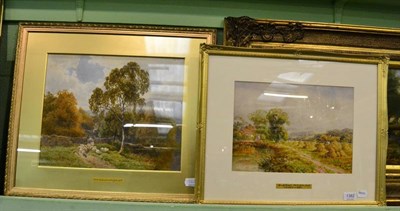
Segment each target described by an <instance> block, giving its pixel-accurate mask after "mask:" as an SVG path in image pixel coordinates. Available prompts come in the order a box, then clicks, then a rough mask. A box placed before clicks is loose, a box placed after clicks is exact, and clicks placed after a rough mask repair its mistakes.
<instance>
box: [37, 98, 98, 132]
mask: <svg viewBox="0 0 400 211" xmlns="http://www.w3.org/2000/svg"><path fill="white" fill-rule="evenodd" d="M93 125H94V122H93V119H92V117H91V116H90V115H89V114H88V113H86V112H85V111H84V110H83V109H82V108H79V107H78V105H77V101H76V98H75V96H74V94H73V93H72V92H69V91H67V90H62V91H59V92H57V93H56V94H53V93H51V92H47V93H46V94H45V96H44V102H43V115H42V135H60V136H69V137H82V136H85V134H86V133H85V132H86V131H88V130H91V129H92V128H93Z"/></svg>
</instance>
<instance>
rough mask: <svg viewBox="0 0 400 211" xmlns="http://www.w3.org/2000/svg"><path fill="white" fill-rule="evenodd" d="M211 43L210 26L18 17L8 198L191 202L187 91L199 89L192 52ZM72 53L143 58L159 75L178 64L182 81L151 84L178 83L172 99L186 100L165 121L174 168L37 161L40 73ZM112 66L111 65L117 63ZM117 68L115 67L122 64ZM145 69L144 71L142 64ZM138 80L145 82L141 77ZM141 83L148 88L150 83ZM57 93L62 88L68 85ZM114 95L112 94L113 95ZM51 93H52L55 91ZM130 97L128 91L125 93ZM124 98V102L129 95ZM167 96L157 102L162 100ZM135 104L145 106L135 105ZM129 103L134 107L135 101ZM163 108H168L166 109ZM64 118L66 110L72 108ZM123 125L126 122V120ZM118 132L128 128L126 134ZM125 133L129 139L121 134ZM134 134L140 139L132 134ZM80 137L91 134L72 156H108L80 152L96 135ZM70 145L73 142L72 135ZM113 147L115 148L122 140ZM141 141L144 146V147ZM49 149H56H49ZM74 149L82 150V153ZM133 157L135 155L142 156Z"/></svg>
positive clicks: (191, 101) (89, 72)
mask: <svg viewBox="0 0 400 211" xmlns="http://www.w3.org/2000/svg"><path fill="white" fill-rule="evenodd" d="M215 41H216V31H215V30H214V29H206V28H179V27H163V26H136V25H102V24H69V23H36V22H33V23H21V24H20V29H19V41H18V46H17V58H16V64H15V73H14V86H13V94H12V106H11V112H10V124H9V135H8V148H7V163H6V178H5V194H6V195H11V196H36V197H55V198H75V199H100V200H123V201H157V202H193V201H194V200H195V193H194V188H193V186H191V184H190V180H192V178H194V176H195V169H194V167H193V166H194V162H195V157H194V156H192V155H193V154H195V151H196V116H197V115H198V114H197V111H198V108H197V100H198V99H197V98H196V97H193V96H196V95H197V93H198V86H197V81H198V71H199V67H198V59H199V54H198V51H199V46H200V44H201V43H215ZM71 56H75V57H79V58H86V59H88V58H100V60H99V61H105V60H102V58H106V57H107V58H108V57H112V58H113V60H110V61H111V63H112V62H116V61H117V60H118V59H122V60H126V59H128V60H134V61H137V64H138V63H139V60H140V61H142V60H146V59H147V60H149V59H150V60H151V62H152V63H149V64H148V65H147V66H146V67H148V68H150V67H151V65H152V67H155V68H154V69H157V67H161V69H160V68H158V69H160V70H158V69H157V70H154V71H155V73H160V71H161V73H162V74H165V73H163V72H162V70H164V69H165V71H169V74H170V75H171V74H173V73H174V72H173V71H172V70H171V69H168V68H169V67H171V68H175V66H179V68H180V69H179V71H180V72H179V74H178V75H179V77H180V78H181V80H182V81H180V82H179V83H178V82H174V81H173V80H172V81H169V82H168V81H167V82H166V84H164V83H163V82H162V81H163V80H164V79H165V78H162V79H160V78H158V79H160V80H161V81H157V82H158V84H156V85H158V86H164V87H165V86H173V87H178V88H179V90H181V91H178V92H180V93H181V94H180V96H181V98H180V100H179V99H178V104H179V102H181V103H183V104H185V106H184V107H180V108H181V111H179V112H180V114H181V118H182V119H181V120H179V121H181V122H177V121H175V122H173V121H172V122H171V125H168V126H170V127H168V128H176V129H175V130H174V131H175V132H174V134H178V133H179V134H180V135H179V136H180V137H179V140H180V142H179V143H175V141H177V140H178V138H177V137H178V135H171V137H172V139H173V140H174V148H173V149H176V148H177V147H178V148H179V153H180V154H179V156H178V157H176V156H175V155H172V154H171V156H173V157H171V159H172V158H177V159H178V162H180V163H179V167H178V168H177V169H174V170H173V169H172V167H171V170H168V169H167V170H157V169H159V168H158V167H155V168H154V170H140V169H139V168H136V167H134V168H131V169H121V168H117V167H116V166H115V165H111V167H110V165H107V166H105V167H101V168H100V167H89V168H88V167H86V166H85V167H80V166H78V167H76V166H75V167H74V166H73V165H71V166H69V165H70V164H67V165H68V166H63V165H64V164H63V165H59V164H57V165H55V166H48V165H47V164H46V162H47V161H46V160H45V161H43V157H42V154H41V153H42V152H43V148H42V146H41V145H42V144H43V143H42V142H43V141H44V139H43V135H42V134H43V130H41V128H42V129H43V127H44V120H43V121H42V118H44V117H45V116H44V115H43V117H42V110H43V111H44V110H45V109H44V102H49V101H46V99H47V98H46V95H47V94H46V95H45V87H46V86H47V85H46V83H47V82H48V83H50V82H52V81H47V82H46V77H47V76H48V74H47V73H46V71H48V68H49V67H50V63H51V62H52V61H53V63H54V64H55V65H59V64H63V63H60V60H56V59H55V57H57V58H61V59H66V60H70V58H72V57H71ZM51 57H53V58H51ZM89 60H90V59H89ZM89 60H87V61H89ZM164 60H167V61H172V63H171V65H170V66H167V67H168V68H167V69H166V66H165V65H163V64H164V63H158V61H160V62H161V61H164ZM176 60H178V61H179V62H178V63H179V65H175V63H174V61H176ZM90 62H94V61H93V60H91V61H89V62H86V68H83V69H82V70H83V72H86V73H85V74H86V76H89V78H87V79H89V80H90V78H93V77H94V73H95V72H94V71H93V69H90V68H88V66H87V65H90V64H89V63H90ZM129 63H130V62H128V64H129ZM135 63H136V62H135ZM99 64H100V63H96V65H97V66H96V67H97V69H99V67H100V66H99ZM128 64H127V65H128ZM146 64H147V63H146ZM158 64H160V65H158ZM125 66H126V65H125ZM75 67H76V66H75ZM112 68H114V69H118V68H119V67H112ZM143 68H144V67H143ZM163 68H164V69H163ZM64 70H65V71H67V72H69V73H68V74H70V73H72V72H75V73H74V74H75V75H76V69H74V68H73V67H72V66H68V67H67V68H64ZM100 70H101V67H100ZM173 70H175V69H173ZM120 71H122V67H121V69H120ZM146 71H150V70H147V69H146ZM157 71H159V72H157ZM171 71H172V72H171ZM166 73H167V72H166ZM110 74H111V73H110ZM147 74H150V76H149V75H147V76H146V77H147V79H146V80H150V82H149V83H150V86H152V82H151V80H154V79H152V78H150V79H149V77H153V78H154V77H156V78H157V76H156V75H152V73H147ZM46 75H47V76H46ZM70 75H71V74H70ZM145 75H146V74H144V76H145ZM175 75H177V74H175ZM144 76H143V77H144ZM137 77H139V76H137ZM158 79H157V80H158ZM51 80H54V81H53V82H56V83H55V84H59V83H61V80H63V79H62V78H61V77H55V78H52V79H51ZM58 80H59V81H58ZM105 80H107V79H105ZM132 80H133V79H132ZM143 80H144V81H146V80H145V79H143ZM166 80H168V79H166ZM141 83H143V84H144V85H143V86H147V87H149V85H148V83H147V82H146V83H147V85H145V84H146V83H145V82H141ZM104 84H105V83H104ZM173 87H172V88H171V89H166V90H165V91H164V92H166V93H167V95H168V93H170V92H169V90H174V88H173ZM103 89H104V87H103ZM122 89H123V87H122ZM148 89H153V88H152V87H150V88H148ZM46 92H47V90H46ZM61 92H63V91H61ZM64 92H65V93H67V92H68V91H64ZM59 93H60V92H58V93H57V97H59V96H61V95H59ZM77 93H78V92H73V94H77ZM174 93H175V92H172V93H170V94H169V95H168V96H171V97H168V96H167V97H165V96H164V98H162V99H163V100H164V101H168V102H170V101H169V100H172V101H175V100H176V99H172V98H173V97H174V96H175V94H174ZM153 94H154V93H153ZM115 95H116V94H115V93H114V96H115ZM142 95H143V93H142ZM154 95H156V94H154ZM52 96H53V97H54V96H56V95H52ZM129 96H131V97H132V95H129ZM189 96H190V97H189ZM111 97H112V96H111ZM156 97H157V96H156ZM44 98H45V99H44ZM101 99H105V98H101ZM110 99H111V98H110ZM127 99H128V100H129V98H127ZM153 99H157V98H153ZM142 100H143V98H142ZM164 101H163V102H164ZM98 102H103V101H98ZM146 102H147V101H146ZM168 102H166V103H164V104H166V105H168ZM154 103H155V102H154V101H152V103H151V105H152V106H153V107H152V109H153V110H154V109H156V106H155V105H154ZM164 104H162V105H164ZM46 105H47V104H46ZM59 105H62V104H59ZM121 105H122V104H121ZM141 105H145V104H143V103H141ZM162 105H161V107H159V108H158V107H157V108H158V109H163V108H164V107H163V106H162ZM174 105H175V104H174ZM120 108H122V107H120ZM130 108H132V109H134V108H135V107H130ZM165 108H166V109H167V107H165ZM168 108H169V107H168ZM178 110H179V108H178ZM110 111H111V110H110ZM117 111H120V112H122V111H121V110H113V112H114V113H116V112H117ZM134 112H135V110H134ZM179 112H178V113H179ZM43 113H44V112H43ZM122 114H123V118H126V114H125V113H122ZM135 115H136V114H135ZM143 115H145V114H143ZM146 115H147V114H146ZM146 115H145V116H146ZM149 115H150V116H151V115H155V114H154V111H153V114H148V115H147V116H149ZM69 116H72V113H71V115H69ZM82 117H83V116H82ZM143 118H144V117H143ZM148 118H149V117H148ZM167 119H168V118H167ZM104 121H105V123H107V121H108V120H106V119H105V120H104ZM159 121H161V123H162V121H164V122H165V121H167V120H166V118H164V120H159ZM123 123H124V122H123ZM125 123H126V124H123V128H122V127H121V129H120V130H119V131H122V132H121V133H122V134H120V136H121V137H124V133H123V131H125V130H127V129H126V128H127V127H128V126H127V125H129V124H128V123H127V122H125ZM178 123H179V124H180V126H179V125H178ZM109 124H111V123H109ZM157 124H158V123H157ZM142 126H143V125H142ZM153 126H154V125H153ZM153 126H143V127H153ZM129 127H132V125H131V126H129ZM133 127H135V125H133ZM157 127H158V126H157ZM128 129H129V128H128ZM149 130H150V129H149ZM167 130H168V133H166V132H163V133H162V134H164V135H163V137H164V138H167V139H168V136H169V134H170V132H171V131H172V130H173V129H167ZM41 131H42V132H41ZM91 131H94V129H91ZM153 131H154V130H153ZM156 131H159V129H156ZM176 131H181V132H176ZM125 133H126V134H128V132H125ZM64 136H65V135H64ZM126 136H127V137H128V135H126ZM137 136H138V137H139V135H137ZM87 137H89V136H87ZM135 137H136V136H135ZM172 139H171V140H172ZM54 140H56V139H54ZM87 140H90V142H91V143H89V142H88V143H87V144H86V143H85V144H80V145H79V146H78V148H76V149H75V144H73V148H74V149H75V150H73V151H74V152H75V153H73V156H74V155H77V156H78V155H79V156H80V159H81V158H83V157H87V156H90V155H89V154H90V153H93V152H94V151H96V153H98V154H99V155H100V153H103V152H104V153H110V154H111V150H112V148H107V147H104V146H103V147H102V148H100V146H99V148H96V149H97V150H92V151H93V152H90V151H85V153H84V154H82V152H81V151H82V149H81V148H82V147H84V146H86V145H88V146H89V145H90V144H91V145H93V144H95V143H97V140H93V139H91V138H88V139H87ZM98 140H100V139H98ZM122 140H124V138H122ZM135 140H138V139H135ZM152 140H153V139H152ZM155 140H158V139H155ZM73 143H75V142H74V141H73ZM99 143H100V142H99ZM81 145H82V146H81ZM120 145H121V147H120V148H121V149H122V145H123V144H120ZM131 145H132V144H131ZM60 146H63V145H60ZM146 146H147V145H146ZM86 147H87V146H86ZM136 147H137V146H136ZM143 147H145V146H144V145H143ZM143 147H140V148H143ZM92 148H93V147H92ZM106 148H107V149H106ZM145 148H146V147H145ZM147 148H157V145H154V146H153V145H150V146H149V147H147ZM147 148H146V149H147ZM162 148H163V147H158V149H157V150H158V151H157V152H159V151H160V150H161V151H162V150H163V149H162ZM170 148H171V147H170ZM52 149H54V150H55V149H56V148H52ZM125 149H126V146H125ZM132 149H133V148H132ZM132 149H129V150H132ZM97 151H99V152H97ZM120 151H122V150H120ZM122 152H124V151H122ZM129 153H131V152H129ZM39 154H40V156H39ZM81 155H84V156H83V157H82V156H81ZM93 155H94V154H93ZM103 155H105V154H101V156H103ZM120 155H121V154H120ZM120 155H119V156H120ZM95 156H97V155H95ZM139 156H142V154H140V155H139ZM146 159H147V158H146ZM87 161H88V160H85V162H86V163H87ZM123 162H125V161H123ZM171 165H172V164H171ZM24 175H25V176H24ZM57 175H58V176H57Z"/></svg>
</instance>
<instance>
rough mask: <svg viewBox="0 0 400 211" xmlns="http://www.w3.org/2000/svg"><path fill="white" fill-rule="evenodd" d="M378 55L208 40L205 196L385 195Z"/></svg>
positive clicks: (309, 199)
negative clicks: (216, 43) (214, 43)
mask: <svg viewBox="0 0 400 211" xmlns="http://www.w3.org/2000/svg"><path fill="white" fill-rule="evenodd" d="M387 68H388V62H387V60H386V59H382V58H381V57H372V56H371V55H370V56H368V57H366V56H362V55H357V56H349V55H340V54H321V53H315V52H312V51H304V52H301V53H300V54H299V52H297V51H295V50H290V49H279V48H274V49H250V48H247V49H246V48H235V47H221V46H210V45H203V46H202V78H201V79H202V89H201V91H202V94H201V110H202V112H201V114H202V116H201V118H200V122H199V125H200V126H201V127H200V144H201V147H200V148H201V159H200V163H199V165H200V173H199V175H198V178H199V183H198V191H199V192H200V193H201V194H200V201H201V202H203V203H240V204H369V205H383V204H384V203H385V186H384V184H385V156H386V152H385V149H386V145H387V134H386V131H387V116H386V115H387V110H386V78H387Z"/></svg>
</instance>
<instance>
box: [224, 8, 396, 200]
mask: <svg viewBox="0 0 400 211" xmlns="http://www.w3.org/2000/svg"><path fill="white" fill-rule="evenodd" d="M224 44H225V45H228V46H237V47H252V48H270V49H271V48H288V49H297V50H299V51H298V52H299V53H301V51H303V50H312V51H317V52H318V51H319V52H321V54H324V53H335V52H341V53H342V54H343V53H347V54H349V55H355V54H359V53H363V54H365V53H367V54H371V55H377V54H380V55H384V56H386V57H388V58H389V59H390V62H389V69H390V68H398V67H399V66H400V29H397V28H379V27H371V26H355V25H345V24H330V23H315V22H299V21H282V20H267V19H253V18H250V17H245V16H244V17H227V18H225V25H224ZM389 130H390V127H389ZM386 181H387V185H386V187H387V203H388V204H389V205H390V204H393V205H398V204H400V197H399V196H400V191H399V190H400V188H399V187H400V165H386Z"/></svg>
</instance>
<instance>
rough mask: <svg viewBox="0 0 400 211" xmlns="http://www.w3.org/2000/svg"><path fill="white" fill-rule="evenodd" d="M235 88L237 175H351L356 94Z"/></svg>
mask: <svg viewBox="0 0 400 211" xmlns="http://www.w3.org/2000/svg"><path fill="white" fill-rule="evenodd" d="M234 86H235V87H234V121H233V137H232V140H233V151H232V170H233V171H251V172H281V173H324V174H351V173H352V160H353V159H352V158H353V115H354V110H353V109H354V88H352V87H338V86H322V85H304V84H288V83H281V82H271V83H264V82H245V81H235V84H234Z"/></svg>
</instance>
